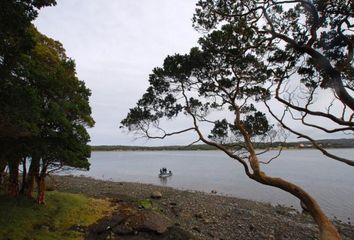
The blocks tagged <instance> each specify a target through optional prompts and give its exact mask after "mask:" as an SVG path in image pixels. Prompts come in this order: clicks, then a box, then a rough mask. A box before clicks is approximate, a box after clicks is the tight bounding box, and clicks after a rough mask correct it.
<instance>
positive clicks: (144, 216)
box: [128, 211, 172, 234]
mask: <svg viewBox="0 0 354 240" xmlns="http://www.w3.org/2000/svg"><path fill="white" fill-rule="evenodd" d="M128 222H129V225H130V226H131V227H132V228H133V229H135V230H137V231H143V232H155V233H158V234H163V233H164V232H166V231H167V229H168V228H170V227H171V226H172V222H171V221H170V220H169V219H168V218H166V217H165V216H163V215H161V214H159V213H157V212H153V211H144V212H142V213H139V214H136V215H134V216H132V217H130V218H129V219H128Z"/></svg>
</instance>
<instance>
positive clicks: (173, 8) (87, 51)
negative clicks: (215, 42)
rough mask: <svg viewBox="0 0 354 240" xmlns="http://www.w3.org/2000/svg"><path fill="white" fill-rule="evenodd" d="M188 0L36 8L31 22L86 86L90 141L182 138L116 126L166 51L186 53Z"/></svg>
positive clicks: (84, 1) (192, 34)
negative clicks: (140, 135)
mask: <svg viewBox="0 0 354 240" xmlns="http://www.w3.org/2000/svg"><path fill="white" fill-rule="evenodd" d="M195 3H196V1H193V0H149V1H138V0H99V1H98V0H59V1H58V4H57V6H55V7H50V8H45V9H42V10H41V11H40V14H39V17H38V18H37V20H36V21H35V25H36V26H37V28H38V29H39V31H41V32H42V33H44V34H46V35H47V36H49V37H51V38H54V39H56V40H58V41H60V42H61V43H62V44H63V45H64V48H65V49H66V52H67V55H68V56H69V57H71V58H73V59H74V60H75V61H76V68H77V74H78V77H79V78H80V79H81V80H84V81H85V83H86V85H87V86H88V87H89V88H90V89H91V91H92V97H91V100H90V104H91V107H92V110H93V117H94V119H95V121H96V125H95V127H94V128H92V129H89V133H90V135H91V144H93V145H97V144H117V145H137V144H139V145H140V144H144V145H160V144H186V143H187V142H186V141H188V139H189V138H187V139H186V138H185V136H180V137H175V138H173V139H169V140H167V141H164V142H161V141H149V142H146V141H145V140H144V141H143V140H136V137H135V136H134V135H132V134H127V133H124V132H122V130H120V129H119V122H120V121H121V120H122V119H123V118H124V117H125V116H126V114H127V113H128V110H129V108H132V107H134V104H135V103H136V102H137V101H138V99H139V98H140V97H141V95H142V94H143V93H144V90H145V89H146V88H147V86H148V75H149V74H150V73H151V71H152V69H153V68H154V67H157V66H161V64H162V63H163V60H164V58H165V57H166V56H167V55H169V54H170V55H171V54H174V53H187V52H188V51H189V49H190V48H191V47H193V46H195V45H196V42H197V40H198V36H199V35H198V33H197V32H196V31H195V30H194V29H193V27H192V21H191V18H192V16H193V13H194V6H195Z"/></svg>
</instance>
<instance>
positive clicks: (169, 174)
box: [159, 168, 172, 178]
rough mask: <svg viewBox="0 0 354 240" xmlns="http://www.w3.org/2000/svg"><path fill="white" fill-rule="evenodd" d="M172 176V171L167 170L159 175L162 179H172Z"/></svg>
mask: <svg viewBox="0 0 354 240" xmlns="http://www.w3.org/2000/svg"><path fill="white" fill-rule="evenodd" d="M171 176H172V171H171V170H169V171H167V168H161V169H160V174H159V177H160V178H166V177H171Z"/></svg>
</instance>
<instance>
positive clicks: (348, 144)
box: [91, 138, 354, 152]
mask: <svg viewBox="0 0 354 240" xmlns="http://www.w3.org/2000/svg"><path fill="white" fill-rule="evenodd" d="M317 143H318V144H319V145H321V146H322V147H323V148H325V149H336V148H354V139H349V138H348V139H344V138H342V139H323V140H318V141H317ZM272 145H273V146H275V147H271V148H270V149H271V150H277V149H279V148H280V146H283V149H284V150H302V149H315V148H314V147H313V146H312V145H311V143H310V142H308V141H299V142H288V143H280V142H275V143H273V144H272ZM267 147H269V144H267V143H255V148H256V149H266V148H267ZM212 150H218V149H217V148H215V147H213V146H209V145H206V144H197V145H192V146H180V145H173V146H156V147H152V146H124V145H96V146H91V151H93V152H99V151H122V152H123V151H212Z"/></svg>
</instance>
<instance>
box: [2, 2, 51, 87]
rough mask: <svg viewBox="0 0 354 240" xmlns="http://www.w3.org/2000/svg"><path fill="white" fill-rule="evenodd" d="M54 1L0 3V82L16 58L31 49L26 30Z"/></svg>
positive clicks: (14, 63)
mask: <svg viewBox="0 0 354 240" xmlns="http://www.w3.org/2000/svg"><path fill="white" fill-rule="evenodd" d="M55 4H56V1H55V0H7V1H1V2H0V9H1V12H0V81H4V78H5V77H6V76H7V75H8V74H10V72H11V70H12V68H13V67H14V66H15V65H16V62H17V60H18V58H19V57H20V56H21V54H23V53H28V51H30V50H31V49H32V48H33V45H34V42H33V39H32V38H31V34H30V33H29V32H28V28H29V27H30V25H31V21H33V20H34V19H35V18H36V17H37V15H38V10H39V9H40V8H42V7H46V6H53V5H55Z"/></svg>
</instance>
